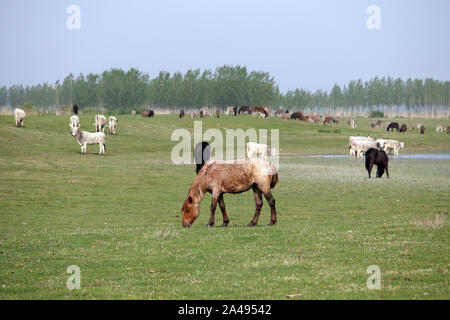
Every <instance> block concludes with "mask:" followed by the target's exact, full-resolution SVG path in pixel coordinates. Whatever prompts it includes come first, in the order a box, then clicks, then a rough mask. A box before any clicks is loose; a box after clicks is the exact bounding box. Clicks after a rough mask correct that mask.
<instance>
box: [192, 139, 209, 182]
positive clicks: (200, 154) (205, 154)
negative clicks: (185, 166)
mask: <svg viewBox="0 0 450 320" xmlns="http://www.w3.org/2000/svg"><path fill="white" fill-rule="evenodd" d="M210 155H211V146H210V145H209V143H208V142H205V141H203V142H199V143H197V145H196V146H195V148H194V161H195V164H196V169H195V172H196V173H197V174H198V172H199V171H200V169H201V168H202V167H203V165H204V164H205V162H207V161H208V160H209V157H210Z"/></svg>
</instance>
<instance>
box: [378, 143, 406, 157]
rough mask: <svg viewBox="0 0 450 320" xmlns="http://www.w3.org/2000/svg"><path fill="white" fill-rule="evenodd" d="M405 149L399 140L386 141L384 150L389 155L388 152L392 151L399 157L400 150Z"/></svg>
mask: <svg viewBox="0 0 450 320" xmlns="http://www.w3.org/2000/svg"><path fill="white" fill-rule="evenodd" d="M404 147H405V143H404V142H400V141H397V140H384V144H383V150H384V151H385V152H386V153H388V151H390V150H392V151H393V152H394V155H396V156H397V157H398V150H400V149H403V148H404Z"/></svg>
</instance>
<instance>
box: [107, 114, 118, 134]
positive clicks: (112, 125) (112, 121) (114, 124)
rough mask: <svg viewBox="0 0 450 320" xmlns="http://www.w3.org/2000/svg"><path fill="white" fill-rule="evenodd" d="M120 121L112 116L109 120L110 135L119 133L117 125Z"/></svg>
mask: <svg viewBox="0 0 450 320" xmlns="http://www.w3.org/2000/svg"><path fill="white" fill-rule="evenodd" d="M118 122H119V120H117V118H116V117H114V116H110V117H109V119H108V133H109V134H116V131H117V123H118Z"/></svg>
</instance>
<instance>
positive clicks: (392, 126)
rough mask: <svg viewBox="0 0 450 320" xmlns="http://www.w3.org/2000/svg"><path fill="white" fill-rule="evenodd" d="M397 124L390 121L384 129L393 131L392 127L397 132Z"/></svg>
mask: <svg viewBox="0 0 450 320" xmlns="http://www.w3.org/2000/svg"><path fill="white" fill-rule="evenodd" d="M399 127H400V126H399V125H398V123H397V122H391V123H389V125H388V126H387V128H386V131H394V129H395V130H396V131H397V132H398V129H399Z"/></svg>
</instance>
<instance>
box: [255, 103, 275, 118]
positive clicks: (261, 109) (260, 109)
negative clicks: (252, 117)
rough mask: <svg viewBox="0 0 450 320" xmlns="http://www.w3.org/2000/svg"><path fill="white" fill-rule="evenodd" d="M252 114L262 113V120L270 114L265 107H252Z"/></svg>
mask: <svg viewBox="0 0 450 320" xmlns="http://www.w3.org/2000/svg"><path fill="white" fill-rule="evenodd" d="M251 112H252V113H254V112H259V113H262V114H263V115H264V118H267V117H268V116H269V114H270V112H268V109H267V108H265V107H257V106H256V107H253V108H252V110H251Z"/></svg>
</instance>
